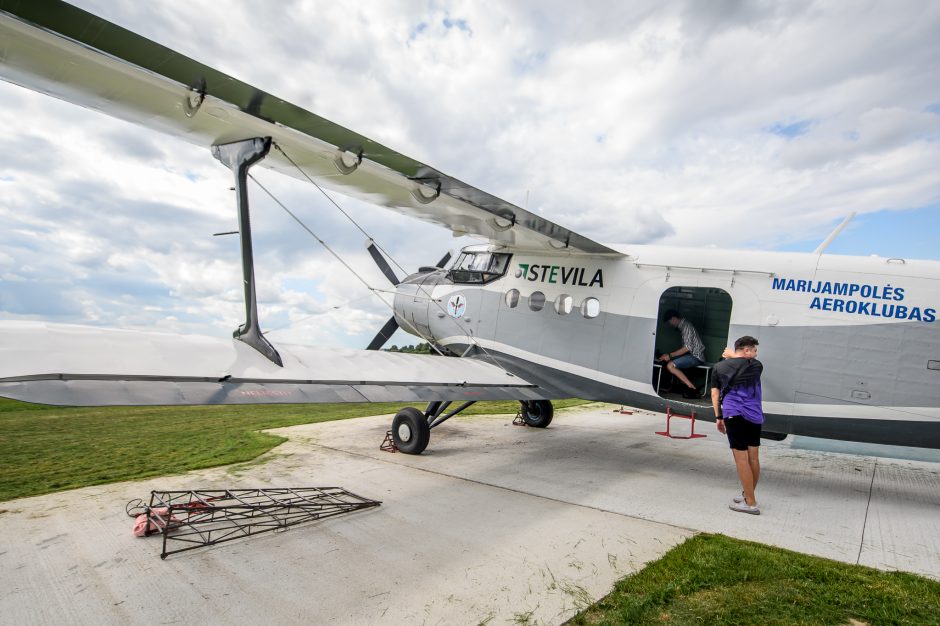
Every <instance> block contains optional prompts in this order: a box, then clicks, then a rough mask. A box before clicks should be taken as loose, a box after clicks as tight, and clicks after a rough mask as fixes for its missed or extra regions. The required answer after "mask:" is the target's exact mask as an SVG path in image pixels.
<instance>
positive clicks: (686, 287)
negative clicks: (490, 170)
mask: <svg viewBox="0 0 940 626" xmlns="http://www.w3.org/2000/svg"><path fill="white" fill-rule="evenodd" d="M0 41H2V42H3V45H2V54H0V78H3V79H5V80H7V81H9V82H12V83H15V84H18V85H21V86H23V87H26V88H28V89H33V90H36V91H40V92H43V93H46V94H49V95H51V96H54V97H58V98H62V99H65V100H69V101H71V102H74V103H76V104H78V105H81V106H85V107H88V108H91V109H95V110H98V111H102V112H104V113H107V114H110V115H113V116H116V117H119V118H121V119H125V120H130V121H133V122H136V123H139V124H142V125H144V126H148V127H151V128H154V129H157V130H160V131H163V132H167V133H170V134H173V135H176V136H178V137H180V138H182V139H184V140H186V141H189V142H192V143H195V144H198V145H201V146H205V147H207V148H211V150H212V154H213V155H214V156H215V158H217V159H218V160H219V161H221V162H222V163H223V164H225V165H226V166H228V167H229V168H231V169H232V171H233V172H234V173H235V179H236V186H237V189H238V211H239V219H240V231H239V232H240V239H241V244H242V258H243V270H244V284H245V303H246V321H245V323H244V324H243V325H242V326H240V327H239V328H238V330H236V331H235V334H234V339H233V340H226V339H220V338H209V337H205V338H202V337H190V336H174V335H165V334H159V333H147V332H132V331H125V330H102V329H97V328H85V327H80V326H64V325H52V324H43V323H35V322H3V323H0V396H5V397H8V398H15V399H20V400H24V401H28V402H41V403H50V404H67V405H181V404H243V403H275V402H278V403H295V402H310V403H316V402H362V401H396V402H397V401H400V402H403V403H415V402H427V403H428V405H427V407H426V408H425V409H424V410H418V409H415V408H412V407H407V408H403V409H402V410H401V411H400V412H399V413H398V414H397V415H396V416H395V419H394V422H393V427H392V435H393V438H394V440H395V443H396V445H397V446H398V448H399V449H400V450H402V451H403V452H407V453H412V454H420V453H421V452H422V451H423V450H424V449H425V448H426V446H427V445H428V442H429V437H430V431H431V429H432V428H435V427H437V426H439V425H440V424H441V423H443V422H444V421H446V420H447V419H449V418H450V417H452V416H453V415H456V414H458V413H459V412H460V411H461V410H463V409H464V408H466V407H467V406H469V405H470V404H472V403H473V402H475V401H477V400H487V399H515V400H519V401H520V402H521V403H522V413H523V417H524V419H525V421H526V423H528V424H529V425H531V426H536V427H545V426H548V424H549V422H551V419H552V404H551V400H552V399H558V398H568V397H580V398H586V399H590V400H599V401H605V402H612V403H623V404H629V405H632V406H637V407H643V408H647V409H652V410H657V411H664V410H667V409H669V410H673V411H690V410H694V411H695V412H696V417H697V418H698V419H705V420H713V419H714V414H713V413H712V410H711V408H710V407H709V406H708V403H707V402H705V401H704V400H699V399H690V400H686V399H684V398H676V397H674V396H673V394H668V393H665V392H663V390H662V389H661V388H660V387H661V385H660V382H661V381H660V377H661V374H662V372H661V371H660V368H659V365H657V364H655V363H654V361H653V357H654V355H655V354H659V353H661V352H663V351H666V350H674V349H675V348H677V347H678V345H679V338H678V335H677V333H675V331H674V330H672V329H671V328H669V327H668V326H667V325H665V324H664V323H663V322H661V317H662V314H663V312H664V311H665V310H668V309H677V310H679V311H680V312H681V313H682V315H683V316H684V317H686V318H687V319H689V320H690V321H691V322H693V324H694V325H695V326H697V328H698V329H699V332H700V333H701V335H702V337H703V339H704V343H705V346H706V359H707V360H709V361H715V360H718V359H719V358H720V354H721V352H722V350H723V348H724V347H725V346H726V345H727V344H728V343H730V342H732V341H733V340H734V339H735V338H736V337H738V336H741V335H752V336H754V337H757V338H758V339H759V341H760V350H761V358H762V360H763V362H764V365H765V376H764V381H763V391H764V409H765V412H766V414H767V421H766V424H765V430H766V431H767V433H768V436H772V437H773V436H776V437H783V436H785V435H787V434H790V433H793V434H801V435H809V436H816V437H828V438H836V439H845V440H853V441H864V442H874V443H887V444H898V445H911V446H923V447H932V448H938V447H940V323H938V322H937V317H938V312H937V310H938V308H940V280H938V279H940V262H937V261H923V260H913V259H900V258H891V259H885V258H878V257H849V256H836V255H828V254H824V253H823V252H824V249H825V245H826V244H824V245H821V246H820V248H819V249H818V250H817V252H816V253H813V254H804V253H779V252H754V251H719V250H711V249H702V250H694V249H685V248H668V247H662V246H634V245H603V244H600V243H597V242H594V241H592V240H590V239H588V238H586V237H583V236H581V235H579V234H577V233H575V232H572V231H570V230H567V229H565V228H563V227H561V226H558V225H557V224H553V223H552V222H549V221H548V220H545V219H543V218H541V217H539V216H537V215H534V214H532V213H529V212H527V211H525V210H523V209H521V208H519V207H517V206H514V205H512V204H509V203H507V202H505V201H503V200H500V199H499V198H495V197H493V196H491V195H489V194H487V193H485V192H483V191H480V190H479V189H475V188H473V187H471V186H469V185H467V184H465V183H462V182H461V181H459V180H457V179H455V178H453V177H451V176H448V175H446V174H443V173H442V172H439V171H437V170H435V169H433V168H431V167H429V166H427V165H425V164H423V163H419V162H417V161H415V160H413V159H410V158H408V157H406V156H404V155H401V154H399V153H397V152H395V151H393V150H391V149H389V148H387V147H385V146H383V145H380V144H378V143H376V142H374V141H372V140H370V139H367V138H366V137H363V136H361V135H358V134H356V133H354V132H352V131H350V130H347V129H345V128H342V127H340V126H338V125H336V124H333V123H332V122H329V121H328V120H325V119H323V118H321V117H318V116H317V115H315V114H313V113H310V112H308V111H305V110H303V109H300V108H299V107H297V106H294V105H292V104H290V103H289V102H285V101H284V100H281V99H279V98H276V97H274V96H271V95H270V94H267V93H264V92H262V91H260V90H258V89H255V88H254V87H251V86H250V85H247V84H245V83H243V82H240V81H238V80H237V79H235V78H232V77H230V76H227V75H225V74H222V73H221V72H218V71H216V70H213V69H212V68H209V67H207V66H205V65H202V64H200V63H198V62H196V61H194V60H192V59H189V58H187V57H184V56H182V55H180V54H178V53H176V52H173V51H172V50H169V49H167V48H165V47H163V46H161V45H159V44H157V43H154V42H152V41H149V40H147V39H145V38H143V37H141V36H139V35H136V34H134V33H132V32H130V31H128V30H125V29H123V28H121V27H119V26H117V25H115V24H112V23H110V22H107V21H105V20H103V19H101V18H99V17H97V16H95V15H92V14H90V13H87V12H85V11H82V10H80V9H78V8H76V7H73V6H71V5H68V4H66V3H64V2H60V1H58V0H33V1H32V2H28V3H27V2H0ZM255 164H258V165H260V166H263V167H269V168H272V169H275V170H278V171H280V172H283V173H284V174H287V175H289V176H293V177H297V178H300V179H304V180H308V179H309V180H311V181H317V183H318V184H321V185H324V186H326V187H329V188H331V189H334V190H337V191H340V192H342V193H345V194H349V195H354V196H357V197H362V198H365V199H367V200H368V201H369V202H371V203H373V204H376V205H381V206H384V207H387V208H390V209H394V210H396V211H399V212H401V213H404V214H406V215H410V216H414V217H416V218H419V219H422V220H425V221H428V222H432V223H435V224H439V225H441V226H443V227H445V228H447V229H449V230H451V231H453V232H454V233H455V234H469V235H475V236H477V237H480V238H482V239H484V240H486V241H487V243H486V244H484V245H479V246H471V247H467V248H465V249H464V250H463V251H462V252H461V254H460V255H459V256H458V257H457V259H456V260H455V261H454V262H453V263H452V264H451V265H450V267H449V268H448V269H443V267H442V266H444V265H445V263H446V261H447V259H446V258H445V259H442V262H441V263H439V264H438V265H439V266H441V267H438V266H436V267H426V268H421V269H420V270H419V271H418V272H417V273H415V274H412V275H410V276H408V277H406V278H404V279H401V280H399V278H398V277H396V276H395V274H394V272H393V271H392V270H391V269H390V267H389V266H388V263H387V262H386V261H385V260H384V258H383V256H382V254H381V253H380V252H379V251H378V250H377V249H376V248H375V246H370V248H369V252H370V253H371V254H372V256H373V257H374V258H375V260H376V262H377V263H379V266H380V267H381V268H382V270H383V272H384V273H385V275H386V276H388V277H389V279H390V280H391V281H392V282H393V283H394V284H395V285H396V295H395V300H394V317H393V318H392V319H391V320H389V323H388V324H386V326H385V328H383V329H382V330H381V331H380V332H379V334H378V335H377V336H376V339H375V340H374V341H373V343H372V345H370V348H372V350H365V351H357V350H341V349H328V348H315V347H304V346H287V345H278V346H274V345H273V344H271V343H270V342H269V341H268V340H267V339H266V338H265V337H264V335H263V334H262V333H261V330H260V325H259V320H258V315H257V306H256V302H255V285H254V271H253V260H252V249H251V231H250V225H249V220H248V216H249V206H248V193H247V189H246V174H247V171H248V169H249V168H250V167H252V166H253V165H255ZM835 234H836V233H834V235H835ZM830 239H831V238H830ZM398 327H401V328H403V329H404V330H406V331H408V332H410V333H412V334H414V335H416V336H418V337H420V338H421V339H422V340H424V341H428V342H430V343H432V344H433V345H434V346H435V347H436V348H437V349H439V350H440V351H442V352H446V353H448V354H450V355H456V356H457V357H460V358H444V357H440V356H427V355H414V354H397V353H387V352H382V351H378V350H376V348H379V347H381V345H382V344H383V343H384V341H386V340H387V339H388V337H390V336H391V334H392V332H394V330H395V329H396V328H398ZM688 373H689V374H690V375H692V376H695V377H697V380H704V381H705V382H706V383H707V377H708V375H709V366H708V365H707V364H706V365H705V366H701V367H699V368H697V369H696V370H690V371H689V372H688ZM453 402H460V404H459V405H457V406H456V408H453V409H451V406H452V403H453Z"/></svg>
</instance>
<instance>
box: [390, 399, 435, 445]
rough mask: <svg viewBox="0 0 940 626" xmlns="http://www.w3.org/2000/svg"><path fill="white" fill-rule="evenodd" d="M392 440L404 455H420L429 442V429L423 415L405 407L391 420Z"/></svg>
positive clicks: (412, 408)
mask: <svg viewBox="0 0 940 626" xmlns="http://www.w3.org/2000/svg"><path fill="white" fill-rule="evenodd" d="M392 440H393V441H394V442H395V447H396V448H398V450H399V451H401V452H404V453H405V454H421V453H422V452H424V449H425V448H427V447H428V442H430V441H431V428H430V426H429V424H428V419H427V418H426V417H425V416H424V413H422V412H421V411H419V410H418V409H416V408H414V407H411V406H406V407H405V408H403V409H402V410H401V411H399V412H398V413H396V414H395V419H393V420H392Z"/></svg>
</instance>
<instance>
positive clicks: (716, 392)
mask: <svg viewBox="0 0 940 626" xmlns="http://www.w3.org/2000/svg"><path fill="white" fill-rule="evenodd" d="M720 396H721V390H720V389H718V387H712V408H713V409H715V426H716V427H717V428H718V432H720V433H721V434H724V433H725V420H724V419H722V415H721V403H720V402H719V397H720Z"/></svg>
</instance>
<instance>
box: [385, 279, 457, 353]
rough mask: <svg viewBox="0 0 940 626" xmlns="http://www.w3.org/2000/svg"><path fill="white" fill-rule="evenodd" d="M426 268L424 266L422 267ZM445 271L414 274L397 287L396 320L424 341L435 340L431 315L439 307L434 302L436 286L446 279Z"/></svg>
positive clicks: (403, 328)
mask: <svg viewBox="0 0 940 626" xmlns="http://www.w3.org/2000/svg"><path fill="white" fill-rule="evenodd" d="M422 269H424V268H422ZM445 276H446V274H445V272H443V271H441V270H439V269H437V268H432V269H431V271H425V272H420V271H419V272H418V273H417V274H412V275H410V276H408V277H407V278H405V280H403V281H401V283H399V284H398V286H397V287H396V288H395V302H394V310H395V320H396V321H397V322H398V324H399V326H401V328H402V330H404V331H405V332H408V333H411V334H412V335H417V336H419V337H421V338H422V339H423V340H424V341H433V340H435V337H434V334H433V332H432V331H431V323H430V316H431V315H433V311H436V310H437V307H436V306H435V305H434V303H433V302H432V297H433V293H434V287H436V286H437V285H439V284H441V282H443V281H444V280H445Z"/></svg>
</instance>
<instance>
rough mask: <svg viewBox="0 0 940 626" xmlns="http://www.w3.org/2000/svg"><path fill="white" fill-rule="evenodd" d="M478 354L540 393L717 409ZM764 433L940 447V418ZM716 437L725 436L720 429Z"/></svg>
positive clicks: (779, 424)
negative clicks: (520, 378)
mask: <svg viewBox="0 0 940 626" xmlns="http://www.w3.org/2000/svg"><path fill="white" fill-rule="evenodd" d="M473 358H481V359H484V360H486V361H488V362H492V361H493V360H495V361H496V362H497V363H499V364H500V365H501V366H502V367H504V368H506V369H507V370H509V371H511V372H513V373H516V374H517V375H518V376H521V377H524V378H525V379H526V380H527V381H529V382H532V383H535V384H537V385H539V388H540V389H539V391H540V392H545V393H546V395H545V397H546V398H549V399H558V398H570V397H579V398H584V399H588V400H596V401H599V402H610V403H612V404H625V405H628V406H633V407H637V408H641V409H647V410H650V411H659V412H665V411H666V409H667V408H671V409H673V411H674V412H677V413H681V414H686V413H688V412H689V411H690V410H692V409H694V410H695V417H696V418H697V419H701V420H705V421H709V422H714V421H715V413H714V411H713V410H712V409H711V407H707V406H702V405H693V404H691V403H687V402H682V401H681V400H667V399H665V398H660V397H659V396H651V395H648V394H643V393H638V392H635V391H630V390H627V389H621V388H619V387H615V386H612V385H607V384H605V383H600V382H597V381H594V380H591V379H588V378H584V377H581V376H576V375H574V374H570V373H568V372H562V371H560V370H557V369H554V368H550V367H547V366H543V365H538V364H536V363H531V362H529V361H526V360H524V359H520V358H517V357H513V356H510V355H507V354H504V353H501V352H499V351H496V350H487V353H486V355H483V353H482V352H479V351H474V353H473ZM764 419H765V421H764V427H763V429H764V431H765V432H770V433H784V434H794V435H806V436H808V437H823V438H828V439H841V440H845V441H860V442H864V443H881V444H887V445H895V446H916V447H920V448H940V422H938V421H904V420H879V419H855V418H845V417H838V418H836V417H819V416H811V415H779V414H774V413H766V414H765V415H764ZM715 436H719V437H720V436H721V435H720V434H718V433H715Z"/></svg>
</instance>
